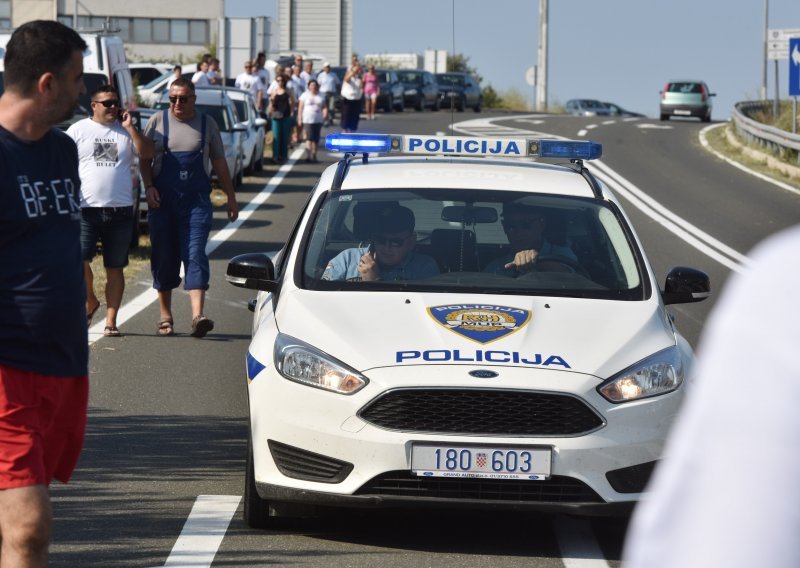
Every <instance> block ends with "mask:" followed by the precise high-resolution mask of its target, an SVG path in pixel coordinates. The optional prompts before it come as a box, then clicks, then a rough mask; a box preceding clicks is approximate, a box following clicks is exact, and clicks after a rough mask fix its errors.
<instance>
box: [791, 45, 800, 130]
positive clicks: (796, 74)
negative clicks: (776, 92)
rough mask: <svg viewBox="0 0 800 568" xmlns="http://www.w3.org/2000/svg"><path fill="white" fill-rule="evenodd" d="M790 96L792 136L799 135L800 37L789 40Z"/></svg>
mask: <svg viewBox="0 0 800 568" xmlns="http://www.w3.org/2000/svg"><path fill="white" fill-rule="evenodd" d="M789 96H790V97H793V98H792V134H797V97H798V96H800V37H794V38H791V39H790V40H789Z"/></svg>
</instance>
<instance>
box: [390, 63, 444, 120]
mask: <svg viewBox="0 0 800 568" xmlns="http://www.w3.org/2000/svg"><path fill="white" fill-rule="evenodd" d="M397 77H398V78H399V79H400V82H401V83H403V88H404V89H405V92H404V94H403V99H404V101H405V105H406V106H409V107H413V108H415V109H417V110H422V109H424V108H425V107H430V109H431V110H439V86H438V85H437V84H436V79H435V77H434V76H433V73H431V72H430V71H422V70H421V69H399V70H398V71H397Z"/></svg>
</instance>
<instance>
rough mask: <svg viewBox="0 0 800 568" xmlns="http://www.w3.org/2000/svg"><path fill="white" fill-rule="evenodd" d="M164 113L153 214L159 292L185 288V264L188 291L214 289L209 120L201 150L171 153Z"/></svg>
mask: <svg viewBox="0 0 800 568" xmlns="http://www.w3.org/2000/svg"><path fill="white" fill-rule="evenodd" d="M168 112H169V111H168V110H164V156H163V158H162V160H161V171H160V172H159V174H158V176H156V177H155V179H154V180H153V183H154V184H155V186H156V188H157V189H158V191H159V193H160V196H161V206H160V207H158V208H157V209H152V208H151V209H150V210H149V211H148V212H147V219H148V222H149V224H150V240H151V246H152V251H151V258H150V267H151V270H152V272H153V288H155V289H156V290H172V289H173V288H177V287H178V286H179V285H180V283H181V278H180V266H181V262H183V265H184V270H185V273H186V274H185V276H186V282H185V283H184V286H183V287H184V288H185V289H186V290H198V289H199V290H208V279H209V272H210V271H209V266H208V256H207V255H206V243H207V242H208V234H209V232H210V231H211V217H212V214H211V180H210V179H209V177H208V174H206V169H205V165H204V164H203V149H204V148H205V145H206V117H205V115H204V114H201V116H202V120H201V126H200V129H201V142H200V149H199V150H196V151H193V152H172V151H170V149H169V115H168Z"/></svg>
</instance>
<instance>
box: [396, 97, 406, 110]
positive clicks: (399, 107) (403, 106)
mask: <svg viewBox="0 0 800 568" xmlns="http://www.w3.org/2000/svg"><path fill="white" fill-rule="evenodd" d="M394 109H395V110H396V111H397V112H403V111H404V110H406V101H405V100H403V98H402V97H401V98H400V102H399V103H395V107H394Z"/></svg>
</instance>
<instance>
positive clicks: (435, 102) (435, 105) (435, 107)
mask: <svg viewBox="0 0 800 568" xmlns="http://www.w3.org/2000/svg"><path fill="white" fill-rule="evenodd" d="M440 108H441V101H440V100H439V96H438V95H437V96H436V98H435V99H433V104H432V105H431V110H433V111H437V110H439V109H440Z"/></svg>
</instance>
